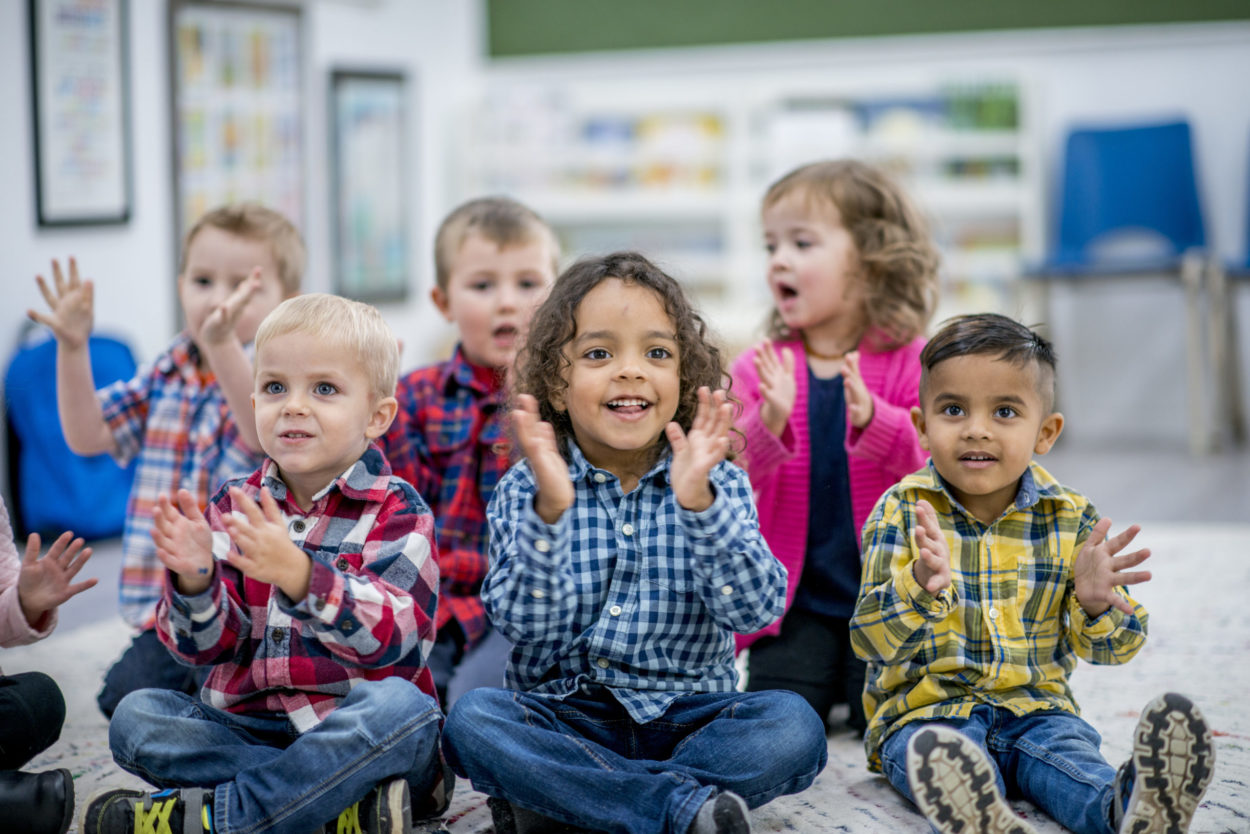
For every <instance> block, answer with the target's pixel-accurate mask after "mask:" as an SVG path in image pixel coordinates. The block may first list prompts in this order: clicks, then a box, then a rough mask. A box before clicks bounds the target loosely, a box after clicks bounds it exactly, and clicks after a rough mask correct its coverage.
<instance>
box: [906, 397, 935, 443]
mask: <svg viewBox="0 0 1250 834" xmlns="http://www.w3.org/2000/svg"><path fill="white" fill-rule="evenodd" d="M911 424H912V425H913V426H915V427H916V436H917V437H919V438H920V448H921V449H924V450H925V451H926V452H929V451H932V450H931V449H930V448H929V436H928V435H926V434H925V433H924V427H925V422H924V412H923V411H921V410H920V407H919V406H915V405H913V406H912V407H911Z"/></svg>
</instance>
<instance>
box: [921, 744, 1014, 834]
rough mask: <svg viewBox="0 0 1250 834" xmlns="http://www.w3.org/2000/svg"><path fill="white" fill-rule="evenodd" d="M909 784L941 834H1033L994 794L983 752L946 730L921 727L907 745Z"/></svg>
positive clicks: (990, 769) (998, 793) (994, 783)
mask: <svg viewBox="0 0 1250 834" xmlns="http://www.w3.org/2000/svg"><path fill="white" fill-rule="evenodd" d="M907 782H908V784H909V785H911V793H912V796H914V797H915V798H916V805H918V806H919V807H920V810H921V812H923V813H924V815H925V818H926V819H928V820H929V824H930V825H932V826H933V828H934V829H935V830H937V831H939V832H941V834H1037V829H1035V828H1034V827H1033V826H1031V825H1029V824H1028V823H1027V822H1026V821H1025V820H1023V819H1022V818H1020V817H1019V816H1017V815H1016V812H1015V811H1014V810H1013V809H1012V807H1011V806H1010V805H1008V804H1007V800H1006V799H1005V798H1004V797H1003V795H1002V792H1001V791H999V790H998V780H997V779H996V778H995V777H994V767H993V765H991V764H990V760H989V758H988V757H987V756H986V755H985V753H984V751H982V750H981V748H980V747H977V745H976V744H974V743H973V741H972V739H970V738H968V737H967V736H965V735H963V734H962V733H957V732H955V731H954V730H952V729H951V728H949V727H943V726H940V725H939V726H934V727H925V728H924V729H923V730H921V731H919V732H918V733H916V734H915V735H914V736H912V737H911V739H910V740H909V741H908V742H907Z"/></svg>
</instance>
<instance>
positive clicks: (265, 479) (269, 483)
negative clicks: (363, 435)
mask: <svg viewBox="0 0 1250 834" xmlns="http://www.w3.org/2000/svg"><path fill="white" fill-rule="evenodd" d="M260 481H261V484H262V485H263V486H264V487H266V488H267V489H268V490H269V493H270V494H271V495H273V497H274V498H275V499H276V500H277V501H278V502H279V503H281V502H283V501H285V500H286V496H287V486H286V483H285V482H284V481H283V480H282V477H281V475H280V474H279V472H278V464H277V462H276V461H275V460H274V459H273V458H265V463H264V464H263V465H262V466H261V478H260ZM390 481H391V466H390V464H389V463H388V462H387V460H386V456H385V455H384V454H382V450H381V448H379V446H378V444H377V443H370V444H369V448H368V449H366V450H365V453H364V454H363V455H361V456H360V458H359V459H358V460H357V461H356V462H355V463H353V464H352V465H351V466H349V467H347V469H346V470H344V472H343V474H342V475H339V476H338V477H337V478H335V479H334V480H333V481H331V482H330V483H328V484H326V485H325V487H323V488H322V489H321V490H320V491H319V492H318V493H317V494H316V495H314V496H313V497H312V501H313V504H314V505H316V504H319V503H321V501H322V499H324V498H325V497H326V496H327V495H329V494H330V492H332V491H333V490H338V491H339V492H340V493H342V494H343V495H345V496H346V497H348V498H354V499H357V500H359V501H369V500H377V499H378V497H379V495H384V494H385V493H386V491H387V489H388V488H389V486H390Z"/></svg>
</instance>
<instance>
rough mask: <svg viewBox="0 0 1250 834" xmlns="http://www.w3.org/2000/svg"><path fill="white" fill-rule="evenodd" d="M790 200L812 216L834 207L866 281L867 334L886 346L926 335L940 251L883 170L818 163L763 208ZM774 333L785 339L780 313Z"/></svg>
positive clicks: (780, 183) (772, 191)
mask: <svg viewBox="0 0 1250 834" xmlns="http://www.w3.org/2000/svg"><path fill="white" fill-rule="evenodd" d="M791 196H797V197H799V198H800V199H802V200H804V201H805V203H806V205H807V208H808V209H809V210H812V211H817V210H820V209H825V210H828V209H833V210H835V211H836V212H837V214H838V215H839V216H840V217H841V220H842V225H843V227H845V228H846V230H847V231H848V232H850V234H851V238H852V239H853V240H854V241H855V249H856V251H857V253H858V256H859V263H860V268H861V270H862V272H863V277H864V290H865V293H864V294H865V301H864V315H865V316H866V318H867V321H868V330H869V331H870V332H874V333H876V334H877V338H879V339H882V340H883V341H884V344H882V345H880V347H883V348H891V347H897V346H899V345H901V344H905V343H907V342H909V341H911V340H912V339H914V338H916V337H917V336H919V335H921V334H922V333H924V330H925V328H926V327H927V326H928V324H929V319H930V318H932V316H933V310H934V308H935V307H936V306H937V295H938V274H937V270H938V262H939V260H940V258H939V255H938V250H937V246H936V245H935V244H934V243H933V239H932V237H931V236H930V234H929V224H928V223H927V222H926V221H925V219H924V216H923V215H922V214H921V213H920V211H919V210H918V209H917V208H916V206H915V205H914V204H913V203H912V201H911V200H910V199H909V198H908V196H907V194H906V192H904V191H903V189H902V188H901V187H899V185H898V183H896V182H895V181H894V180H893V179H891V178H890V177H889V176H887V175H886V174H885V172H883V171H882V170H881V169H879V168H877V167H875V166H872V165H868V164H866V163H863V162H859V161H857V160H851V159H842V160H829V161H825V162H813V163H811V164H809V165H803V166H801V167H799V168H796V169H794V170H793V171H791V172H790V173H788V174H786V175H785V176H784V177H782V178H781V179H779V180H777V181H776V182H774V183H773V184H772V185H771V186H769V188H768V191H767V193H765V194H764V202H763V208H764V209H769V208H772V207H773V206H775V205H776V204H777V203H779V202H781V201H782V200H783V199H786V198H788V197H791ZM768 330H769V335H771V336H774V337H783V338H784V337H788V336H792V335H793V334H791V333H790V330H789V328H787V327H786V326H785V324H784V323H783V322H782V321H781V316H780V315H779V314H778V312H777V311H776V309H774V310H773V311H772V314H771V316H770V319H769V326H768Z"/></svg>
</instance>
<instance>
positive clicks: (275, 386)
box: [264, 382, 286, 394]
mask: <svg viewBox="0 0 1250 834" xmlns="http://www.w3.org/2000/svg"><path fill="white" fill-rule="evenodd" d="M285 390H286V386H285V385H283V384H282V383H281V382H266V383H265V388H264V391H265V393H266V394H281V393H282V392H283V391H285Z"/></svg>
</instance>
